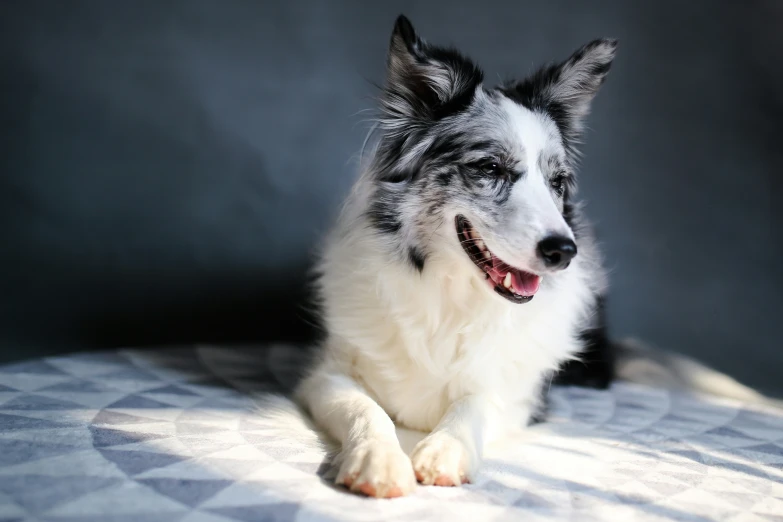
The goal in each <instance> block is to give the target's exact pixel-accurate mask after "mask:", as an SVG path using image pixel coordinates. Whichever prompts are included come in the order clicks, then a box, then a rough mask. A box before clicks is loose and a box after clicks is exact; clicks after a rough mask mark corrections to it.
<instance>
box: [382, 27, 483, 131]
mask: <svg viewBox="0 0 783 522" xmlns="http://www.w3.org/2000/svg"><path fill="white" fill-rule="evenodd" d="M482 78H483V75H482V72H481V70H479V68H478V67H476V65H474V64H473V63H472V62H471V61H470V60H468V59H467V58H465V57H464V56H462V55H461V54H459V53H458V52H457V51H454V50H451V49H445V48H441V47H436V46H432V45H429V44H428V43H427V42H425V41H424V40H423V39H422V38H420V37H419V36H418V35H417V34H416V31H415V30H414V28H413V25H411V22H410V20H408V19H407V18H406V17H405V16H403V15H400V16H399V17H398V18H397V22H396V23H395V24H394V32H393V33H392V37H391V43H390V45H389V56H388V61H387V78H386V89H385V93H384V96H383V98H382V100H381V101H382V109H383V111H384V120H385V122H384V123H386V124H387V125H390V126H391V127H392V128H394V127H395V126H397V125H400V126H402V125H416V124H426V123H427V122H432V121H437V120H439V119H441V118H443V117H445V116H448V115H450V114H454V113H456V112H458V111H460V110H463V109H465V108H466V107H467V106H468V105H469V104H470V102H471V101H472V100H473V96H474V95H475V92H476V89H477V88H478V86H479V85H480V84H481V81H482ZM390 130H391V129H390Z"/></svg>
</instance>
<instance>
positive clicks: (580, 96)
mask: <svg viewBox="0 0 783 522" xmlns="http://www.w3.org/2000/svg"><path fill="white" fill-rule="evenodd" d="M616 48H617V40H612V39H608V38H604V39H599V40H594V41H592V42H590V43H588V44H587V45H585V46H583V47H581V48H580V49H579V50H577V51H576V52H575V53H574V54H572V55H571V57H570V58H568V59H567V60H566V61H564V62H562V63H560V64H557V65H551V66H548V67H545V68H542V69H540V70H539V71H538V72H536V73H535V74H534V75H533V76H531V77H530V78H528V79H527V80H524V81H523V82H520V83H518V84H516V85H514V86H512V87H511V88H510V89H506V92H507V93H508V94H510V95H511V96H512V97H514V98H516V99H518V100H519V101H521V103H522V104H523V105H526V106H527V107H529V108H531V109H534V110H535V109H538V110H544V111H546V112H547V113H548V114H549V115H550V116H551V117H552V119H554V120H555V123H557V126H558V127H559V129H560V133H561V134H562V136H563V140H564V142H565V146H566V149H567V150H568V152H569V153H570V154H571V155H573V156H575V155H576V154H577V151H576V148H575V147H576V145H577V144H578V143H579V140H580V138H581V135H582V129H583V125H584V119H585V117H586V116H587V114H588V113H589V112H590V103H591V102H592V100H593V98H594V97H595V94H596V93H597V92H598V88H599V87H600V86H601V84H603V82H604V79H605V78H606V75H607V73H608V72H609V68H610V67H611V65H612V60H613V59H614V55H615V50H616Z"/></svg>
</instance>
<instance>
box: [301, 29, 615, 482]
mask: <svg viewBox="0 0 783 522" xmlns="http://www.w3.org/2000/svg"><path fill="white" fill-rule="evenodd" d="M615 47H616V42H615V41H614V40H606V39H603V40H596V41H594V42H591V43H589V44H587V45H585V46H584V47H582V48H581V49H579V50H578V51H576V52H575V53H574V54H573V55H572V56H571V57H570V58H569V59H567V60H566V61H564V62H563V63H561V64H559V65H554V66H550V67H546V68H543V69H541V70H540V71H538V72H537V73H536V74H534V75H533V76H532V77H530V78H528V79H526V80H523V81H520V82H517V83H511V84H508V85H504V86H502V87H499V88H488V87H486V86H485V85H484V84H483V83H482V72H481V70H480V69H479V68H478V67H477V66H476V65H475V64H473V63H472V62H471V61H470V60H468V59H467V58H465V57H464V56H462V55H461V54H459V53H458V52H456V51H453V50H450V49H445V48H441V47H436V46H433V45H430V44H428V43H427V42H425V41H424V40H423V39H421V38H420V37H419V36H417V34H416V32H415V31H414V29H413V27H412V26H411V23H410V22H409V21H408V19H407V18H405V17H403V16H401V17H400V18H399V19H398V20H397V23H396V25H395V28H394V32H393V35H392V38H391V48H390V50H389V56H388V72H387V75H388V77H387V83H386V86H385V88H384V91H383V94H382V97H381V100H380V106H381V115H380V117H379V119H378V122H377V123H378V127H377V130H378V141H377V144H376V145H375V147H374V149H373V151H372V154H371V158H370V159H369V161H368V162H367V165H366V167H365V168H364V169H363V172H362V175H361V177H360V179H359V180H358V182H357V183H356V185H355V187H354V190H353V192H352V193H351V195H350V197H349V198H348V201H347V203H346V205H345V207H344V209H343V211H342V214H341V216H340V218H339V221H338V223H337V225H336V227H335V229H334V230H333V232H332V234H331V235H330V236H329V238H328V240H327V242H326V244H325V246H324V249H323V252H322V253H321V256H320V262H319V265H318V269H319V271H318V273H319V279H318V291H319V294H320V298H321V300H322V302H321V306H322V311H323V315H324V317H323V319H324V324H325V327H326V333H327V337H326V339H325V341H324V343H323V344H322V346H320V350H321V351H320V357H319V358H318V359H317V360H316V362H315V364H314V365H313V367H312V368H311V369H310V372H309V373H308V375H307V376H306V377H305V378H304V379H303V381H302V382H301V384H300V385H299V388H298V391H297V396H298V398H299V400H300V401H301V402H302V404H304V406H305V407H306V408H307V409H308V410H309V412H310V413H311V415H312V416H313V417H314V419H315V420H316V422H317V423H318V424H320V426H321V427H322V428H324V429H325V430H326V431H327V432H328V433H329V434H330V435H332V436H333V437H335V438H336V439H337V440H338V441H339V442H340V443H341V444H342V451H341V453H340V456H339V459H338V466H339V473H338V475H337V483H339V484H344V485H346V486H348V487H349V488H350V489H352V490H354V491H359V492H362V493H364V494H366V495H371V496H377V497H393V496H399V495H404V494H406V493H409V492H410V491H411V490H412V489H413V488H414V486H415V484H416V480H417V479H418V481H419V482H421V483H423V484H435V485H440V486H455V485H459V484H461V483H463V482H466V481H469V480H470V478H471V475H472V474H473V473H474V472H475V471H476V469H477V467H478V466H479V463H480V460H481V454H482V448H483V447H484V446H485V445H486V444H487V443H488V442H489V441H491V440H493V439H496V438H498V437H499V436H501V435H506V434H508V433H510V432H512V431H513V430H516V429H520V428H522V427H524V426H525V425H527V424H528V422H529V421H530V419H531V418H532V417H533V416H534V415H535V414H536V412H537V411H538V410H539V408H540V404H541V401H542V397H541V396H542V389H543V387H544V386H545V385H546V384H548V383H549V381H550V380H551V379H552V376H553V374H555V372H556V371H557V370H558V369H559V368H560V367H561V366H562V365H563V364H565V363H567V362H568V361H572V360H574V359H576V358H577V357H579V355H580V354H584V353H588V354H589V355H590V356H596V355H598V356H599V357H601V358H602V359H601V360H600V361H597V362H598V365H597V366H593V368H598V370H597V372H592V373H591V374H589V375H578V374H579V372H580V371H581V370H580V367H579V366H571V367H570V368H567V372H566V373H567V374H571V375H572V376H576V377H577V378H579V379H582V380H585V379H586V378H588V377H589V378H592V377H596V376H597V381H596V382H594V383H593V384H594V385H598V386H604V385H606V384H607V382H608V380H609V379H610V377H611V362H610V361H607V360H604V359H603V357H604V355H605V354H604V353H602V351H603V350H604V345H605V344H606V339H605V335H604V332H603V326H602V324H601V321H602V315H603V314H602V310H601V308H602V296H603V295H604V292H605V290H606V277H605V273H604V271H603V269H602V266H601V259H600V256H599V252H598V249H597V248H596V244H595V241H594V239H593V237H592V236H591V235H590V231H589V230H588V228H587V226H586V224H585V221H584V219H583V218H582V216H581V212H580V208H579V205H578V203H577V202H576V201H575V200H574V197H575V192H576V165H577V157H578V152H577V145H578V142H579V139H580V134H581V130H582V123H583V119H584V118H585V116H586V115H587V113H588V109H589V106H590V102H591V100H592V98H593V96H594V95H595V94H596V91H597V90H598V88H599V86H600V85H601V84H602V82H603V81H604V78H605V76H606V74H607V72H608V71H609V67H610V64H611V63H612V59H613V57H614V54H615ZM588 368H590V366H588ZM395 423H397V424H398V425H400V426H404V427H407V428H411V429H414V430H421V431H425V432H428V433H429V434H428V435H427V436H426V437H425V438H424V439H423V440H422V441H421V442H420V443H419V444H418V445H417V446H416V448H415V449H414V450H413V452H412V454H411V455H410V456H408V455H407V454H406V453H405V452H404V451H403V450H402V449H401V447H400V444H399V442H398V440H397V437H396V434H395Z"/></svg>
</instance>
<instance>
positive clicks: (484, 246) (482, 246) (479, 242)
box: [474, 239, 487, 250]
mask: <svg viewBox="0 0 783 522" xmlns="http://www.w3.org/2000/svg"><path fill="white" fill-rule="evenodd" d="M474 242H475V244H476V246H477V247H479V249H480V250H484V249H485V248H487V247H486V245H484V242H483V241H482V240H480V239H476V240H475V241H474Z"/></svg>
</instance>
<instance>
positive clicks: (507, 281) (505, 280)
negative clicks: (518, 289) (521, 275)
mask: <svg viewBox="0 0 783 522" xmlns="http://www.w3.org/2000/svg"><path fill="white" fill-rule="evenodd" d="M503 286H505V287H506V288H511V272H507V273H506V277H505V278H503Z"/></svg>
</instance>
